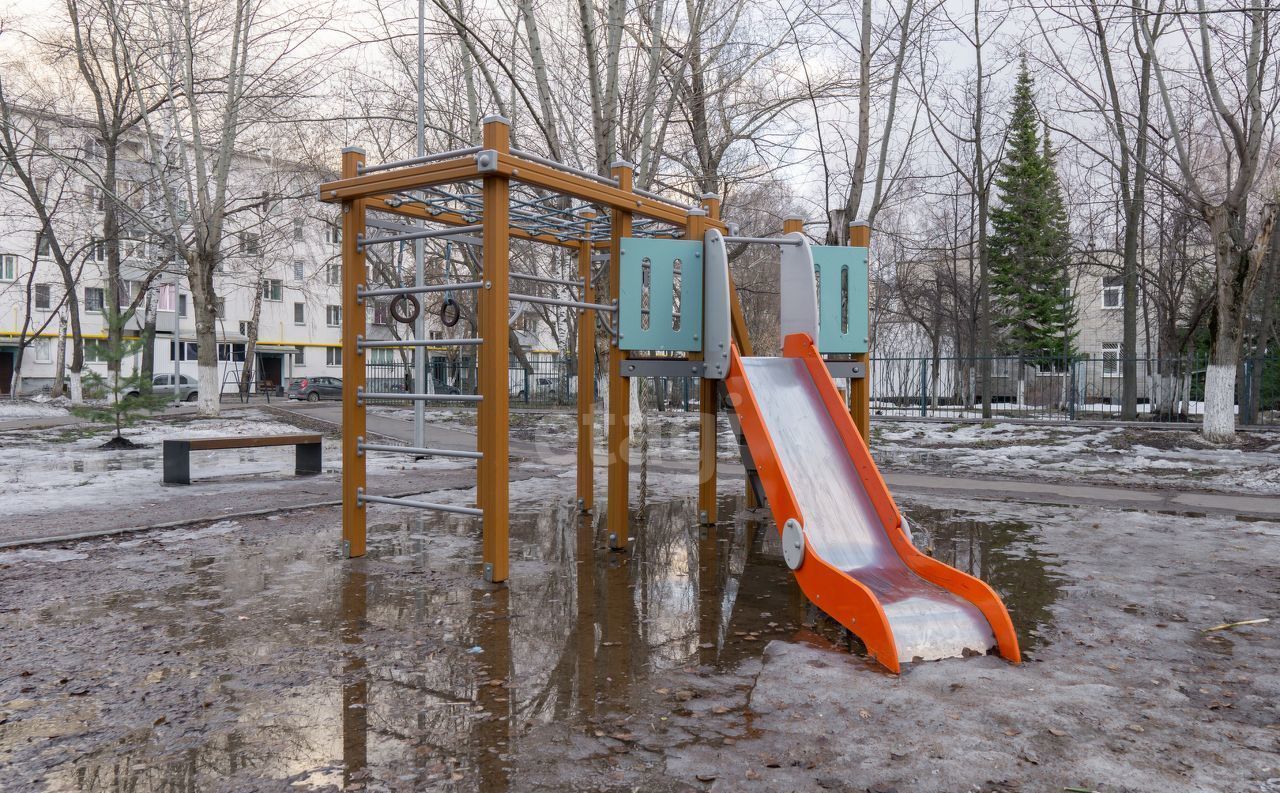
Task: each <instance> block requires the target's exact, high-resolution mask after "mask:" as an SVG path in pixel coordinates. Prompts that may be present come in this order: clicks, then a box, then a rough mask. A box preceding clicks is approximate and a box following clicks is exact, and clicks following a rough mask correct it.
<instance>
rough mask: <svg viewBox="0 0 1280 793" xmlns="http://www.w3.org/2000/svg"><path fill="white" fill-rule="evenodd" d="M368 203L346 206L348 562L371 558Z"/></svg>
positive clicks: (345, 165) (345, 155) (355, 156)
mask: <svg viewBox="0 0 1280 793" xmlns="http://www.w3.org/2000/svg"><path fill="white" fill-rule="evenodd" d="M364 157H365V154H364V149H357V148H354V147H353V148H347V149H343V150H342V176H343V178H344V179H346V178H350V177H353V176H355V175H356V173H357V170H358V168H359V167H360V166H361V165H363V164H364ZM364 234H365V224H364V201H363V200H358V201H344V202H342V384H343V389H342V545H343V549H344V550H345V551H346V555H347V557H348V558H350V557H356V556H364V554H365V532H366V523H365V506H364V505H363V504H362V503H361V502H360V495H361V494H362V493H363V492H364V488H365V465H364V455H363V454H362V453H361V451H360V447H359V444H360V442H361V441H362V440H363V439H364V435H365V408H364V405H362V404H359V403H358V402H357V401H356V397H357V395H358V394H357V391H356V389H358V388H363V387H364V356H363V355H361V354H360V353H359V352H358V351H357V349H356V339H357V338H358V337H361V336H364V332H365V327H364V326H365V321H364V306H363V305H362V304H361V303H360V302H359V301H358V299H357V297H356V292H357V290H358V289H360V288H361V287H363V286H364V285H365V270H366V268H365V263H364V252H363V251H361V250H360V249H359V248H358V247H357V246H356V243H357V242H359V240H360V239H361V238H362V237H364Z"/></svg>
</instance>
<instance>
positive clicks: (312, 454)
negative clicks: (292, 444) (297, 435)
mask: <svg viewBox="0 0 1280 793" xmlns="http://www.w3.org/2000/svg"><path fill="white" fill-rule="evenodd" d="M321 464H322V460H321V453H320V444H318V443H299V444H298V462H297V467H296V468H295V470H294V473H296V474H298V475H299V476H310V475H311V474H318V473H320V468H321Z"/></svg>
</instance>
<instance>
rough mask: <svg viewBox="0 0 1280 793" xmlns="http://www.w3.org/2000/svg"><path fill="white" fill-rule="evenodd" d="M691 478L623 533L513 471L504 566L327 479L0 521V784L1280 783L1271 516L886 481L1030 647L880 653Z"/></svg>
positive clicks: (649, 502)
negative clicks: (701, 502)
mask: <svg viewBox="0 0 1280 793" xmlns="http://www.w3.org/2000/svg"><path fill="white" fill-rule="evenodd" d="M570 476H571V475H570ZM688 485H689V483H688V482H679V483H674V484H671V483H664V482H662V481H656V480H655V481H652V482H646V484H645V486H644V487H642V488H640V489H639V491H638V493H637V498H636V499H634V500H633V502H632V503H633V505H634V506H635V507H636V514H635V522H636V525H637V531H636V537H637V539H636V541H635V543H634V545H633V548H632V550H631V552H630V553H629V554H626V555H622V554H616V553H610V552H608V551H606V550H604V549H603V541H602V532H601V527H600V525H599V521H598V520H597V519H592V518H579V517H578V516H577V514H576V512H575V510H574V509H573V508H572V507H571V506H570V504H569V500H570V499H569V495H568V493H570V492H571V489H572V479H571V478H566V477H565V476H561V477H555V478H539V479H531V480H527V481H525V482H522V483H519V484H517V485H515V486H513V501H514V504H513V506H514V509H515V511H516V516H515V518H514V523H513V560H514V561H513V566H512V577H511V582H510V586H509V587H508V588H499V589H494V588H490V587H486V586H484V585H483V584H481V583H479V580H480V559H479V540H478V536H477V530H476V527H475V526H474V524H473V523H472V522H470V521H468V520H467V519H463V518H455V517H448V516H446V517H440V516H436V515H432V516H430V517H426V518H424V517H422V516H421V515H418V514H413V515H407V514H404V513H401V512H399V511H397V510H394V509H387V510H381V511H379V513H378V516H379V518H380V520H379V521H374V523H375V524H376V526H375V528H374V529H373V530H372V532H371V537H372V539H371V545H370V555H369V556H368V557H366V558H365V559H363V560H358V561H342V560H341V559H340V558H339V554H338V542H337V538H338V536H339V529H338V514H337V510H336V509H332V508H323V509H314V510H309V511H301V512H291V513H284V514H281V515H273V516H264V517H259V518H252V519H244V520H239V521H221V522H215V523H209V524H206V525H203V526H198V527H193V528H182V529H171V530H165V531H158V532H152V533H147V534H143V535H136V536H133V537H130V538H124V539H107V540H95V541H91V542H81V543H76V544H66V545H61V546H44V547H40V548H31V549H24V550H19V551H11V552H4V553H0V636H3V637H4V639H3V642H0V779H3V780H4V783H3V788H4V789H5V790H6V791H7V790H17V791H26V790H34V791H61V790H77V791H118V790H129V791H138V793H149V792H151V791H155V792H157V793H158V792H159V791H169V790H228V791H231V790H234V791H253V790H263V791H274V790H293V789H297V790H335V789H348V790H351V789H360V790H396V791H399V790H443V791H480V790H483V791H488V790H504V789H511V790H548V791H551V790H556V791H559V790H618V791H623V790H627V791H632V790H639V791H666V790H671V791H686V790H687V791H693V790H708V789H709V790H719V791H751V790H760V791H777V790H799V791H821V790H848V791H868V790H870V791H882V792H883V791H889V790H897V791H900V793H907V791H970V790H999V791H1008V790H1019V791H1062V790H1073V789H1080V790H1091V791H1098V792H1099V793H1102V792H1103V791H1107V792H1110V793H1116V792H1118V791H1184V790H1185V791H1276V790H1280V760H1278V759H1277V758H1278V757H1280V711H1278V710H1277V702H1280V671H1278V670H1280V636H1278V634H1277V627H1278V624H1280V623H1278V622H1277V621H1276V619H1275V618H1276V617H1277V615H1276V614H1275V609H1276V603H1277V602H1278V601H1277V596H1278V595H1280V524H1277V523H1269V522H1256V521H1236V520H1230V519H1206V518H1194V517H1184V516H1178V515H1159V514H1150V513H1143V512H1119V511H1107V510H1101V509H1096V508H1088V509H1084V508H1075V509H1072V508H1060V507H1039V506H1034V505H1024V504H1008V503H1002V502H995V501H959V500H952V501H948V502H945V503H943V502H940V501H939V500H938V499H927V500H914V499H912V500H905V501H904V505H903V506H904V510H905V511H906V512H907V514H908V515H909V516H910V518H911V519H912V523H913V525H914V526H915V527H916V528H917V531H918V536H917V538H916V539H917V543H918V544H919V545H921V546H922V547H926V548H928V549H930V551H931V552H932V553H934V554H935V555H937V556H939V557H940V558H942V559H944V560H946V561H948V562H951V563H953V564H956V565H957V566H960V567H962V568H963V569H966V570H969V571H971V572H973V573H975V574H977V575H980V576H982V577H983V578H985V579H986V580H988V581H990V582H991V583H992V584H993V586H995V587H996V589H997V590H998V591H1000V592H1001V594H1002V595H1003V596H1004V597H1005V599H1006V602H1007V603H1008V605H1009V608H1010V612H1011V615H1012V617H1013V620H1014V622H1015V624H1016V627H1017V628H1018V632H1019V636H1020V639H1021V642H1022V645H1023V647H1024V650H1025V651H1026V654H1027V658H1028V660H1027V662H1026V663H1024V664H1023V665H1022V666H1020V667H1013V666H1010V665H1008V664H1006V663H1005V662H1003V661H1001V660H999V659H996V658H993V657H987V658H977V659H968V660H953V661H943V662H936V663H927V664H920V665H917V666H916V667H914V668H910V669H908V670H907V671H906V673H905V674H903V675H902V676H900V677H894V676H891V675H888V674H886V673H884V672H882V671H881V670H880V669H879V668H877V667H875V666H874V665H872V664H870V663H868V662H867V661H866V660H865V659H864V658H863V657H862V656H861V655H859V653H858V649H857V647H856V642H851V641H850V640H849V639H848V637H847V636H846V635H844V634H843V632H842V631H841V630H839V629H838V628H836V627H835V626H833V625H832V624H830V623H829V622H828V621H827V620H826V619H825V618H823V617H822V616H821V615H820V614H818V613H816V612H815V611H814V610H813V609H812V608H811V607H809V606H808V605H807V604H806V602H805V600H804V599H803V597H802V596H801V595H800V593H799V591H798V590H797V588H796V586H795V584H794V582H793V579H792V577H791V575H790V574H789V572H788V571H787V569H786V568H785V566H784V565H783V563H782V561H781V558H780V552H779V549H778V543H777V539H776V536H777V535H776V531H775V529H774V528H773V526H772V523H771V522H770V521H769V520H768V518H767V516H765V515H763V514H762V513H751V512H748V511H746V510H745V509H744V508H743V506H742V504H741V503H740V502H739V501H737V500H734V499H732V498H726V500H725V503H724V504H723V509H722V514H723V515H725V516H727V518H726V520H725V521H724V522H722V524H721V525H719V526H717V527H715V528H713V529H710V530H699V529H698V528H697V527H696V518H695V507H694V505H693V503H692V502H691V501H690V500H688V499H682V498H677V497H676V496H675V495H674V494H675V493H688V492H691V488H689V486H688ZM450 492H454V493H456V494H457V497H458V498H460V499H465V498H466V497H467V495H466V494H465V493H464V492H462V491H450ZM438 495H439V494H438ZM441 497H444V496H441ZM1261 617H1271V618H1272V620H1273V621H1272V622H1269V623H1262V624H1256V625H1250V626H1240V627H1235V628H1225V629H1221V630H1216V631H1210V630H1209V629H1210V628H1213V627H1215V626H1217V625H1219V624H1221V623H1224V622H1232V621H1239V620H1245V619H1251V618H1261ZM851 645H855V646H851Z"/></svg>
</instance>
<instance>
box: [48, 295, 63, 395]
mask: <svg viewBox="0 0 1280 793" xmlns="http://www.w3.org/2000/svg"><path fill="white" fill-rule="evenodd" d="M66 387H67V310H66V309H65V308H64V309H62V310H61V311H59V312H58V349H57V352H56V353H55V354H54V356H53V391H52V393H51V395H52V396H55V397H60V396H62V394H63V392H64V391H65V390H66Z"/></svg>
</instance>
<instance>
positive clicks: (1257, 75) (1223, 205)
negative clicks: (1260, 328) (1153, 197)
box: [1139, 0, 1280, 441]
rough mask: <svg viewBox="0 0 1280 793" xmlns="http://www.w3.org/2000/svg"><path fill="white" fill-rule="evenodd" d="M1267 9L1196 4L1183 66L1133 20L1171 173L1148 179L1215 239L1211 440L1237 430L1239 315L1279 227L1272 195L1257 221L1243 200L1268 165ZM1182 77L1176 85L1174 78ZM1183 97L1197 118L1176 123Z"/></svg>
mask: <svg viewBox="0 0 1280 793" xmlns="http://www.w3.org/2000/svg"><path fill="white" fill-rule="evenodd" d="M1265 5H1266V4H1262V5H1260V4H1257V3H1253V4H1250V5H1249V6H1248V7H1247V8H1246V7H1239V4H1238V3H1233V4H1232V6H1233V8H1230V9H1218V11H1219V12H1220V13H1217V14H1212V15H1211V14H1210V13H1209V11H1208V9H1207V8H1206V7H1205V3H1204V0H1197V2H1196V6H1195V12H1196V13H1191V14H1180V15H1179V16H1178V18H1177V19H1178V24H1179V26H1180V28H1181V30H1182V33H1183V37H1184V39H1185V42H1186V45H1187V49H1188V51H1189V58H1190V63H1189V64H1188V65H1187V67H1186V68H1180V69H1178V70H1176V71H1175V70H1174V69H1173V68H1171V67H1170V66H1169V65H1167V64H1166V62H1165V60H1164V59H1163V58H1162V56H1161V54H1160V52H1159V50H1158V48H1157V41H1156V32H1157V31H1156V30H1155V27H1154V25H1155V23H1154V21H1153V20H1151V19H1150V18H1148V17H1147V16H1145V15H1141V16H1140V17H1139V19H1140V25H1141V28H1142V35H1143V38H1144V40H1145V42H1146V46H1147V49H1148V50H1150V51H1151V54H1152V69H1153V72H1154V75H1155V78H1156V84H1157V86H1158V87H1159V95H1160V101H1161V103H1162V105H1163V107H1164V110H1165V116H1166V120H1167V123H1168V126H1169V140H1167V141H1166V144H1167V145H1168V146H1171V147H1172V152H1171V153H1170V154H1169V159H1171V160H1172V161H1173V164H1174V174H1172V175H1167V174H1165V173H1164V172H1163V171H1157V172H1154V173H1153V176H1154V177H1155V178H1158V179H1160V180H1161V181H1162V182H1164V184H1165V185H1166V186H1167V187H1168V188H1169V189H1170V190H1172V191H1175V192H1176V193H1178V194H1179V195H1180V196H1181V197H1182V199H1183V200H1184V201H1185V202H1186V204H1187V205H1188V206H1190V207H1192V208H1194V209H1195V211H1196V212H1197V213H1199V215H1200V216H1201V218H1202V219H1203V220H1204V222H1205V224H1206V225H1208V227H1209V230H1210V233H1211V235H1212V238H1213V239H1212V244H1213V249H1214V270H1215V273H1216V276H1215V302H1214V308H1213V316H1212V319H1211V323H1210V327H1211V329H1212V339H1211V346H1210V359H1209V367H1208V371H1207V373H1206V375H1205V412H1204V427H1203V431H1204V435H1205V437H1206V438H1207V439H1209V440H1213V441H1226V440H1230V439H1231V438H1232V437H1234V435H1235V423H1236V415H1235V402H1236V400H1235V391H1236V366H1237V364H1238V363H1239V360H1240V349H1241V343H1242V340H1243V336H1244V322H1245V312H1246V309H1247V307H1248V305H1249V301H1250V299H1251V297H1252V295H1253V290H1254V287H1255V286H1256V285H1257V282H1258V276H1259V274H1260V273H1261V271H1262V263H1263V261H1264V260H1265V258H1266V252H1267V250H1268V249H1269V247H1270V237H1271V234H1272V232H1273V230H1274V228H1275V223H1276V211H1277V205H1276V198H1275V193H1274V192H1272V193H1269V194H1267V196H1266V197H1265V198H1264V199H1263V202H1264V203H1263V208H1262V211H1261V213H1260V214H1259V219H1258V221H1257V222H1256V223H1251V222H1250V218H1249V202H1250V199H1251V198H1257V197H1258V196H1257V192H1256V191H1257V189H1258V188H1259V186H1260V183H1261V182H1262V181H1263V179H1264V178H1269V177H1271V174H1268V173H1267V172H1266V171H1267V166H1268V165H1273V163H1274V148H1273V146H1274V135H1275V119H1276V107H1277V103H1280V89H1278V88H1277V86H1276V80H1275V75H1274V72H1275V70H1276V64H1275V54H1274V50H1273V47H1272V45H1273V41H1274V37H1275V35H1276V32H1277V31H1276V27H1277V24H1280V23H1278V22H1277V20H1278V19H1280V15H1277V14H1274V13H1272V12H1271V11H1269V10H1267V8H1266V7H1265ZM1179 79H1181V83H1180V84H1174V80H1179ZM1182 97H1185V100H1184V101H1189V102H1194V103H1195V106H1196V107H1198V108H1202V109H1203V113H1204V115H1205V116H1207V120H1206V121H1205V122H1204V123H1203V124H1201V125H1199V126H1197V127H1188V126H1186V125H1185V124H1184V123H1183V120H1182V118H1181V115H1180V113H1179V107H1178V103H1179V101H1180V100H1181V98H1182ZM1197 139H1199V140H1202V141H1205V142H1212V146H1211V147H1210V146H1208V145H1206V152H1205V153H1206V154H1208V155H1209V159H1208V160H1207V161H1197V160H1196V159H1195V158H1194V150H1193V146H1194V145H1195V144H1196V143H1197ZM1273 189H1274V188H1273Z"/></svg>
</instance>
